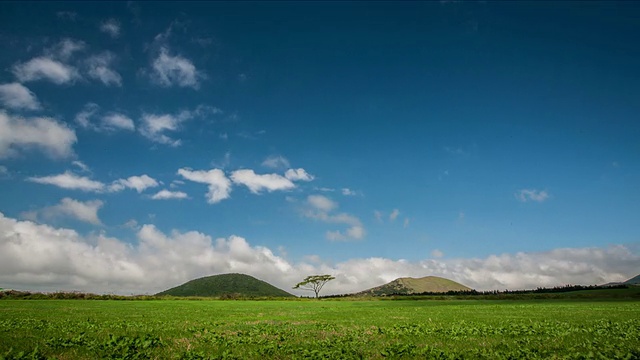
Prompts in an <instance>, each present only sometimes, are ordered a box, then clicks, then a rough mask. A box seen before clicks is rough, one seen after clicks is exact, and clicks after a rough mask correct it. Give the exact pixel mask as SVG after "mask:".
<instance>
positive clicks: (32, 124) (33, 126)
mask: <svg viewBox="0 0 640 360" xmlns="http://www.w3.org/2000/svg"><path fill="white" fill-rule="evenodd" d="M76 141H77V138H76V133H75V132H74V131H73V130H71V129H69V128H68V127H67V126H66V125H65V124H62V123H60V122H58V121H56V120H54V119H51V118H46V117H36V118H22V117H14V116H11V115H8V114H7V113H6V112H4V111H1V110H0V158H3V157H8V156H12V155H16V154H17V153H18V149H31V148H35V149H38V150H40V151H42V152H44V153H45V154H47V155H48V156H50V157H52V158H65V157H69V156H71V155H72V154H73V149H72V147H73V144H75V142H76Z"/></svg>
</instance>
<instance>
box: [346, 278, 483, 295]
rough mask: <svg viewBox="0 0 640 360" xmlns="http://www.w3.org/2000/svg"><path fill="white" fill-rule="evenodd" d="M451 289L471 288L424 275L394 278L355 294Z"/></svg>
mask: <svg viewBox="0 0 640 360" xmlns="http://www.w3.org/2000/svg"><path fill="white" fill-rule="evenodd" d="M451 291H457V292H462V291H471V288H469V287H466V286H464V285H462V284H459V283H457V282H455V281H453V280H449V279H445V278H441V277H437V276H425V277H422V278H418V279H416V278H411V277H404V278H399V279H395V280H393V281H392V282H390V283H387V284H384V285H381V286H377V287H374V288H372V289H369V290H365V291H362V292H360V293H358V294H357V295H373V296H381V295H384V296H387V295H408V294H422V293H446V292H451Z"/></svg>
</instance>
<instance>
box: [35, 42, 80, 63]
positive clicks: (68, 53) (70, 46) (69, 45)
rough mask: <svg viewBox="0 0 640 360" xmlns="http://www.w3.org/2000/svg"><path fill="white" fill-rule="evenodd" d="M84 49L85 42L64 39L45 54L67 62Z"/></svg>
mask: <svg viewBox="0 0 640 360" xmlns="http://www.w3.org/2000/svg"><path fill="white" fill-rule="evenodd" d="M84 48H85V43H84V42H83V41H79V40H73V39H62V40H61V41H60V42H59V43H57V44H56V45H54V46H53V47H51V48H49V49H47V50H46V51H45V54H46V55H48V56H49V57H51V58H54V59H59V60H62V61H67V60H69V59H70V58H71V57H72V56H73V54H74V53H76V52H78V51H81V50H83V49H84Z"/></svg>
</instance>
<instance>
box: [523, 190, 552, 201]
mask: <svg viewBox="0 0 640 360" xmlns="http://www.w3.org/2000/svg"><path fill="white" fill-rule="evenodd" d="M515 197H516V199H518V200H519V201H522V202H527V201H536V202H544V201H546V200H547V199H549V193H548V192H547V191H546V190H536V189H522V190H519V191H518V192H516V193H515Z"/></svg>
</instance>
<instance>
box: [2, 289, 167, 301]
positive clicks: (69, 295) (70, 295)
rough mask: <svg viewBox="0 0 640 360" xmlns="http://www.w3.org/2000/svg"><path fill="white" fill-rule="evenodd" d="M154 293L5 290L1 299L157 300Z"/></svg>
mask: <svg viewBox="0 0 640 360" xmlns="http://www.w3.org/2000/svg"><path fill="white" fill-rule="evenodd" d="M157 298H158V297H156V296H153V295H114V294H103V295H98V294H91V293H83V292H76V291H69V292H65V291H59V292H52V293H41V292H30V291H19V290H4V291H0V300H2V299H6V300H155V299H157Z"/></svg>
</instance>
